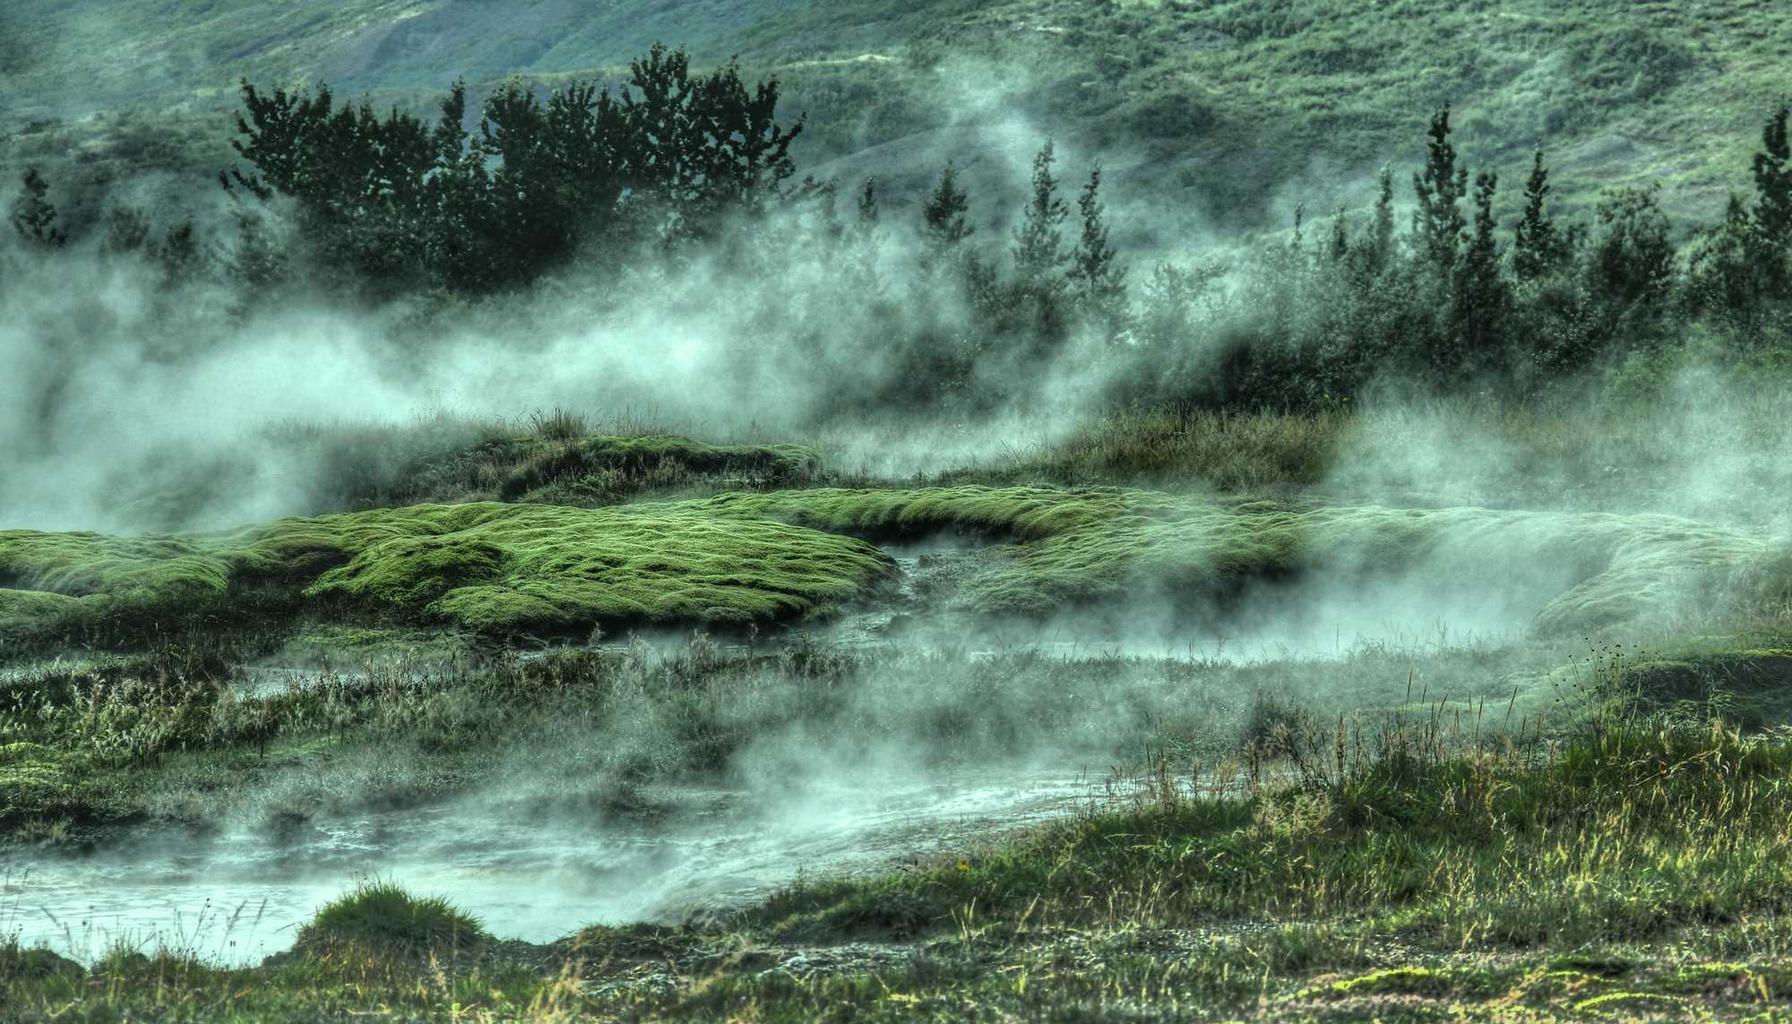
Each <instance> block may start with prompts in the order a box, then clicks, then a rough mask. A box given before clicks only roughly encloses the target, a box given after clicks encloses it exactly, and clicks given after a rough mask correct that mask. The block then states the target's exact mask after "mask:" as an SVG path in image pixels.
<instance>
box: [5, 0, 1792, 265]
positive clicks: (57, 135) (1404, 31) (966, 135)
mask: <svg viewBox="0 0 1792 1024" xmlns="http://www.w3.org/2000/svg"><path fill="white" fill-rule="evenodd" d="M655 40H665V41H667V42H669V43H672V44H675V45H685V46H687V47H689V48H690V50H691V51H692V53H693V55H694V57H695V58H696V59H697V60H698V61H699V62H702V63H716V62H720V61H723V60H726V59H727V58H728V57H730V56H732V55H738V56H739V57H740V58H741V60H742V62H743V64H745V65H746V66H747V67H748V69H749V70H750V71H751V72H752V73H753V74H755V75H762V76H763V75H777V76H779V77H780V78H781V79H783V80H784V81H785V83H786V86H787V95H788V97H789V99H788V107H789V109H790V110H791V112H792V113H793V114H794V113H795V112H796V111H798V110H806V111H807V112H808V114H809V117H810V135H809V137H808V138H807V139H805V140H804V142H805V145H804V146H803V147H802V149H801V153H802V156H803V160H802V164H803V168H804V169H805V170H806V171H810V172H813V173H817V174H819V175H824V176H828V175H832V176H837V177H840V178H841V179H843V180H848V181H852V180H856V179H858V178H862V177H867V176H876V177H879V178H881V179H883V180H884V181H886V182H887V183H888V185H889V189H890V192H891V194H893V195H894V196H896V197H899V198H900V197H903V196H909V195H913V194H915V193H917V192H918V191H919V190H920V188H921V187H922V185H923V184H924V183H925V180H926V178H927V176H928V175H929V174H931V173H933V172H934V171H935V170H936V169H937V167H938V166H939V165H940V164H941V163H943V162H944V160H946V159H948V158H955V159H957V160H958V161H959V162H960V163H961V165H965V166H966V167H967V168H968V171H969V177H970V180H971V182H972V185H973V202H976V201H977V200H978V199H979V198H980V196H979V194H978V192H979V190H982V192H983V197H984V198H985V202H984V206H985V207H986V210H985V212H986V213H987V212H988V210H991V209H994V208H996V207H998V206H999V205H1000V204H998V203H996V202H994V198H995V197H994V195H993V194H992V193H991V192H989V191H988V190H989V189H990V188H993V187H994V185H995V183H996V182H998V181H1006V180H1007V179H1008V178H1009V177H1010V174H1011V172H1014V173H1017V172H1018V169H1019V168H1021V167H1023V166H1024V158H1025V156H1026V155H1027V154H1028V153H1029V152H1030V151H1031V150H1032V149H1033V148H1035V147H1036V146H1037V144H1038V142H1039V140H1040V139H1041V138H1043V137H1044V136H1046V135H1048V134H1050V135H1054V136H1056V137H1057V138H1058V139H1059V140H1060V142H1061V143H1062V144H1063V147H1064V149H1065V150H1066V151H1067V153H1068V154H1069V157H1070V160H1069V161H1067V164H1068V166H1067V168H1066V173H1067V174H1068V175H1070V176H1076V175H1078V174H1080V173H1081V171H1082V169H1083V168H1084V167H1086V166H1087V164H1088V163H1089V161H1090V160H1092V159H1094V158H1095V157H1097V156H1099V157H1100V158H1102V159H1103V160H1104V161H1105V163H1106V165H1107V166H1108V168H1109V180H1110V182H1111V184H1112V187H1113V190H1114V195H1115V196H1116V197H1117V199H1118V201H1119V203H1120V206H1121V211H1120V212H1121V214H1122V216H1123V217H1124V215H1125V212H1126V211H1125V207H1127V206H1128V205H1139V206H1141V215H1140V216H1138V217H1134V218H1133V221H1134V224H1133V227H1132V230H1133V231H1134V232H1135V233H1140V234H1145V235H1150V236H1152V237H1154V238H1155V239H1156V240H1158V241H1163V242H1168V241H1173V240H1174V239H1175V238H1176V237H1178V236H1179V235H1182V234H1185V233H1187V232H1189V231H1194V230H1199V228H1200V227H1201V226H1213V227H1218V228H1226V229H1229V228H1235V227H1240V226H1255V225H1260V224H1263V223H1285V222H1286V220H1287V217H1288V215H1289V213H1290V212H1291V210H1292V208H1293V206H1294V204H1295V203H1296V202H1297V201H1305V202H1306V203H1307V204H1308V207H1309V209H1311V210H1313V211H1314V213H1315V215H1317V214H1319V213H1323V212H1324V211H1325V210H1326V209H1327V208H1329V207H1330V206H1332V205H1335V204H1339V203H1348V204H1357V203H1361V202H1363V201H1365V199H1366V194H1367V192H1366V190H1367V185H1368V181H1369V179H1370V178H1371V176H1372V175H1373V172H1374V171H1375V169H1376V168H1377V167H1378V166H1379V165H1380V164H1382V163H1383V162H1384V161H1388V160H1393V161H1395V162H1396V165H1397V169H1398V170H1399V171H1401V174H1400V178H1401V179H1402V180H1404V177H1405V174H1404V171H1405V169H1406V168H1407V167H1408V166H1411V165H1413V164H1415V163H1416V162H1417V160H1418V156H1419V152H1420V149H1421V146H1420V141H1421V140H1420V131H1421V129H1422V127H1423V125H1424V122H1425V120H1426V117H1427V115H1428V114H1429V112H1430V111H1431V110H1433V109H1435V108H1436V107H1437V106H1439V105H1441V104H1444V103H1446V102H1448V103H1452V104H1454V105H1455V107H1456V108H1457V110H1458V111H1459V129H1460V130H1459V134H1458V137H1457V138H1458V141H1459V144H1460V145H1461V147H1462V148H1463V150H1464V151H1465V153H1466V155H1467V157H1468V159H1469V160H1470V161H1471V162H1473V163H1475V164H1477V165H1480V164H1483V163H1490V164H1493V165H1495V166H1497V167H1498V168H1500V169H1501V170H1503V171H1504V172H1505V180H1506V183H1507V189H1508V195H1510V194H1512V193H1515V192H1516V186H1517V185H1518V183H1519V178H1520V174H1521V171H1522V169H1523V164H1524V163H1525V160H1526V157H1527V156H1528V152H1529V150H1530V148H1531V147H1532V146H1533V145H1535V144H1538V143H1542V144H1544V145H1546V146H1547V147H1548V148H1549V150H1550V152H1551V157H1552V162H1553V163H1554V164H1555V165H1556V166H1557V169H1558V181H1559V183H1560V194H1561V195H1562V196H1564V197H1565V198H1566V199H1568V200H1570V201H1571V202H1584V201H1585V200H1586V199H1587V198H1588V197H1590V196H1591V195H1592V194H1593V192H1594V191H1595V190H1596V189H1597V188H1598V187H1601V186H1605V185H1611V184H1622V183H1646V182H1659V183H1660V184H1661V185H1662V186H1663V188H1664V198H1665V199H1666V202H1667V205H1668V206H1669V207H1670V209H1675V208H1678V209H1680V210H1682V211H1686V210H1692V211H1696V212H1699V213H1701V214H1703V213H1708V212H1709V211H1710V210H1711V209H1712V208H1713V207H1715V206H1716V205H1717V204H1718V203H1719V202H1721V199H1722V196H1723V193H1724V192H1725V191H1726V190H1727V189H1729V188H1742V187H1745V186H1746V185H1747V180H1748V172H1747V156H1748V153H1749V152H1750V151H1751V149H1752V148H1753V146H1754V144H1755V135H1756V133H1757V131H1758V128H1759V124H1760V121H1761V120H1762V118H1763V117H1764V116H1765V114H1766V112H1767V111H1768V110H1769V109H1770V107H1771V106H1772V105H1773V104H1774V103H1776V102H1780V101H1783V100H1784V99H1785V98H1786V97H1787V95H1788V94H1792V66H1789V65H1788V64H1787V63H1786V61H1785V54H1786V53H1789V52H1792V13H1789V12H1788V11H1787V9H1786V8H1785V6H1784V5H1782V4H1779V3H1774V2H1761V0H1705V2H1701V3H1697V4H1694V3H1682V2H1673V0H1509V2H1504V3H1500V2H1488V0H1482V2H1478V3H1461V4H1451V5H1443V4H1437V3H1435V2H1432V0H1212V2H1205V0H1186V2H1176V0H1163V2H1157V0H1006V2H1001V0H998V2H994V3H975V2H967V0H908V2H906V3H901V4H897V3H887V2H871V0H830V2H799V0H610V2H601V3H600V2H595V0H534V2H528V0H340V2H332V3H269V2H267V0H210V2H197V0H195V2H171V0H45V2H42V3H36V4H30V5H24V4H9V5H6V7H5V8H4V9H0V130H4V131H5V132H7V133H8V139H7V142H6V144H5V146H4V150H3V151H0V159H4V160H6V161H8V162H11V163H18V162H21V161H24V160H27V159H29V160H37V161H48V162H51V163H54V162H56V161H58V160H61V159H67V158H68V157H69V155H70V154H72V153H77V152H85V153H86V154H87V157H86V159H87V160H88V161H89V162H91V163H93V164H94V166H95V167H107V166H110V167H111V169H110V170H107V171H105V172H104V173H103V174H102V172H100V171H98V170H95V169H93V168H88V169H87V170H80V169H77V170H76V171H74V172H73V173H74V174H76V175H77V176H80V175H86V178H85V179H83V180H88V181H95V180H99V178H101V177H110V178H117V177H120V176H123V174H124V173H125V170H124V165H123V164H118V161H126V162H128V161H130V160H136V159H139V157H140V156H141V155H142V152H143V151H144V150H145V140H144V139H143V138H141V133H142V132H143V130H144V125H145V124H146V123H147V122H150V121H160V120H163V119H165V118H168V117H171V116H178V117H179V118H180V119H181V120H182V121H183V126H182V127H181V128H179V129H178V130H177V131H176V132H175V133H174V134H175V135H176V136H178V142H177V143H175V144H173V145H172V149H170V148H169V147H168V146H163V147H161V148H160V149H156V147H153V146H150V147H147V148H148V150H150V151H151V152H150V153H149V157H150V159H149V161H148V162H149V165H150V166H155V167H163V168H167V169H172V168H174V167H176V166H178V165H180V164H181V163H182V162H183V161H187V162H190V163H192V164H193V165H194V166H195V167H198V168H203V169H204V170H206V171H207V172H209V171H215V169H216V165H217V163H218V162H219V161H221V160H223V159H225V158H226V157H227V156H228V150H227V149H225V148H224V140H225V138H226V135H227V126H228V119H227V117H225V116H224V112H225V111H226V110H228V109H229V108H230V107H231V106H232V104H233V102H234V92H233V90H234V85H235V83H236V81H237V80H238V79H239V78H240V77H243V76H248V77H250V78H252V79H255V80H257V81H263V82H269V81H280V82H287V83H317V82H326V81H327V82H329V83H330V84H331V85H332V86H333V87H335V88H336V89H337V91H338V92H339V93H343V94H346V95H353V96H360V95H367V96H370V97H372V98H373V99H374V100H376V101H377V102H379V103H382V104H384V103H399V104H403V105H412V104H420V103H424V102H427V100H428V98H429V97H430V96H433V95H434V94H436V93H438V92H439V91H440V90H441V89H442V88H444V87H445V86H446V85H447V84H448V83H450V82H452V81H453V80H454V79H456V78H461V77H464V78H465V79H466V80H468V81H469V82H470V83H473V84H474V86H475V91H478V87H479V85H480V84H481V83H491V82H493V81H496V80H500V79H503V78H506V77H508V76H511V75H522V76H525V77H529V78H532V79H538V80H543V81H548V82H552V81H556V80H562V79H565V78H569V77H578V76H581V75H598V76H611V77H613V76H614V75H615V74H616V72H617V70H618V68H619V67H620V66H621V65H623V64H624V63H626V61H627V60H628V59H629V58H630V57H631V56H633V55H635V54H637V53H639V52H641V51H643V50H644V49H646V48H647V47H648V46H649V45H650V44H651V43H652V42H654V41H655ZM120 111H136V112H137V113H136V115H135V116H134V117H129V118H124V117H119V116H116V112H120ZM96 112H107V116H105V117H101V118H98V119H93V118H91V116H90V115H94V114H95V113H96ZM133 133H137V134H133ZM121 139H124V140H130V139H135V142H134V143H131V144H130V146H129V147H127V149H126V150H124V151H121V150H120V149H119V148H118V147H119V145H120V140H121ZM109 161H110V162H111V163H109ZM113 164H117V166H113ZM1169 211H1174V212H1176V213H1177V214H1178V215H1179V217H1178V218H1175V219H1171V220H1165V219H1164V218H1165V217H1166V214H1167V212H1169ZM1141 221H1151V222H1152V223H1148V224H1147V223H1140V222H1141Z"/></svg>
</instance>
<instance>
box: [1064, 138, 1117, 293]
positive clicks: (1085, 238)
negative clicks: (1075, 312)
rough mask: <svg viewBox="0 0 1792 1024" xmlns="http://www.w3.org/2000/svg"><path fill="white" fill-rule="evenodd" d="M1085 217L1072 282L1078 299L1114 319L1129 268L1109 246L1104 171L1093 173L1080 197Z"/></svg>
mask: <svg viewBox="0 0 1792 1024" xmlns="http://www.w3.org/2000/svg"><path fill="white" fill-rule="evenodd" d="M1076 205H1077V210H1078V212H1079V213H1081V214H1082V234H1081V235H1080V236H1079V237H1078V239H1077V246H1076V250H1075V251H1074V252H1072V253H1071V260H1070V279H1071V281H1072V282H1073V283H1074V285H1075V286H1076V289H1077V295H1078V299H1079V300H1080V301H1081V302H1082V303H1083V304H1084V305H1085V306H1086V307H1087V308H1088V309H1089V310H1091V311H1092V312H1094V313H1096V314H1097V315H1099V316H1102V317H1105V318H1108V319H1110V320H1111V319H1113V318H1114V317H1116V316H1117V315H1118V313H1119V311H1120V306H1121V305H1122V303H1123V302H1124V301H1125V296H1126V268H1125V267H1123V266H1121V265H1120V264H1119V263H1118V262H1116V257H1117V252H1116V250H1115V249H1114V247H1113V246H1111V245H1109V244H1108V225H1107V220H1106V218H1105V217H1104V215H1103V212H1102V205H1101V168H1100V167H1099V166H1097V167H1096V168H1095V169H1094V170H1092V171H1090V172H1089V183H1088V184H1086V185H1084V186H1083V192H1082V195H1080V196H1078V197H1077V202H1076Z"/></svg>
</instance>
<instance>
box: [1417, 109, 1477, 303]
mask: <svg viewBox="0 0 1792 1024" xmlns="http://www.w3.org/2000/svg"><path fill="white" fill-rule="evenodd" d="M1451 131H1452V129H1451V127H1450V108H1449V107H1444V108H1443V109H1442V110H1440V111H1438V112H1437V113H1436V114H1435V115H1433V116H1432V118H1431V128H1430V129H1429V131H1428V132H1427V135H1428V136H1429V138H1430V141H1429V142H1427V143H1426V145H1425V169H1424V170H1423V171H1421V172H1420V173H1418V174H1415V175H1413V178H1412V188H1413V193H1414V194H1415V196H1416V198H1417V199H1418V209H1417V210H1415V211H1414V212H1413V234H1414V235H1415V236H1416V239H1417V243H1418V247H1419V252H1420V255H1421V256H1422V257H1423V258H1424V260H1425V261H1427V262H1429V263H1430V264H1431V266H1432V267H1433V268H1434V269H1435V270H1436V271H1437V273H1438V274H1439V276H1441V277H1444V278H1446V279H1447V278H1448V277H1449V275H1450V274H1451V273H1452V272H1453V271H1454V269H1455V266H1456V256H1457V253H1458V252H1459V251H1460V249H1461V247H1462V235H1463V230H1464V228H1465V226H1466V225H1465V224H1464V221H1463V218H1462V209H1461V207H1460V205H1459V204H1460V202H1461V200H1462V198H1463V197H1464V196H1466V195H1467V194H1468V167H1467V166H1466V165H1463V166H1459V165H1458V164H1457V161H1456V147H1455V146H1453V145H1451V144H1450V132H1451Z"/></svg>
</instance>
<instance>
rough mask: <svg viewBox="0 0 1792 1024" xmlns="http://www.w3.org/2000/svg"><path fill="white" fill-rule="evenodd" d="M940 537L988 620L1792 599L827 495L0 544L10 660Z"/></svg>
mask: <svg viewBox="0 0 1792 1024" xmlns="http://www.w3.org/2000/svg"><path fill="white" fill-rule="evenodd" d="M941 533H954V534H958V535H960V536H962V537H965V538H968V539H970V540H971V541H972V542H973V543H974V544H975V545H978V546H980V549H981V550H980V551H979V553H978V554H977V555H976V556H975V558H974V560H973V562H974V564H972V565H971V567H970V568H969V570H968V571H967V572H966V573H964V575H963V577H962V579H961V581H960V582H959V584H958V586H959V590H958V594H957V597H956V599H955V600H956V601H957V604H958V606H959V607H961V608H962V609H963V610H968V611H971V612H975V613H980V614H996V615H1018V616H1039V615H1045V614H1050V613H1053V612H1056V611H1059V610H1062V609H1066V608H1074V607H1078V606H1089V605H1113V606H1121V605H1123V604H1124V603H1125V602H1127V601H1129V600H1134V599H1137V600H1141V601H1144V602H1163V601H1166V600H1168V601H1181V600H1183V599H1185V598H1196V599H1212V598H1215V597H1225V596H1228V595H1230V594H1233V593H1236V592H1237V591H1238V590H1239V588H1240V587H1242V586H1244V585H1247V584H1250V583H1253V582H1257V581H1264V580H1280V579H1284V578H1288V577H1293V576H1299V575H1302V574H1308V573H1315V572H1324V573H1330V574H1333V576H1334V578H1335V579H1336V580H1338V581H1343V582H1344V583H1345V584H1347V585H1348V584H1351V583H1353V582H1355V581H1362V580H1368V579H1371V578H1373V577H1376V576H1391V577H1393V578H1396V579H1408V578H1413V579H1418V580H1420V581H1424V580H1426V579H1429V578H1442V579H1446V580H1447V581H1448V582H1449V583H1450V585H1451V586H1455V587H1464V588H1470V589H1472V588H1475V587H1484V588H1485V589H1486V591H1487V592H1488V593H1489V594H1490V595H1505V594H1508V593H1510V592H1511V591H1512V589H1513V587H1514V580H1515V578H1517V577H1519V576H1523V575H1526V574H1528V575H1532V576H1540V577H1545V578H1546V582H1545V583H1543V584H1538V585H1537V586H1536V587H1534V588H1533V589H1535V590H1537V592H1538V593H1537V596H1535V600H1536V601H1537V605H1538V606H1537V611H1536V616H1535V625H1536V627H1537V628H1538V630H1539V631H1541V632H1544V633H1554V634H1566V633H1573V632H1577V631H1590V630H1597V629H1601V628H1604V627H1608V626H1613V625H1619V624H1625V623H1632V622H1636V621H1639V620H1643V619H1659V620H1664V621H1669V622H1673V623H1675V624H1680V622H1681V621H1682V620H1686V621H1690V619H1689V617H1690V616H1694V615H1707V616H1709V615H1710V614H1713V613H1718V612H1722V613H1724V614H1729V613H1732V612H1734V613H1736V614H1748V608H1749V607H1753V606H1758V605H1761V604H1762V603H1763V602H1765V603H1768V604H1771V603H1773V602H1774V601H1776V600H1778V598H1779V596H1780V595H1783V594H1784V593H1786V592H1789V591H1788V587H1792V557H1788V554H1787V552H1786V549H1785V548H1784V547H1783V546H1779V545H1777V544H1775V543H1771V542H1769V541H1767V540H1766V539H1764V538H1761V537H1756V536H1752V535H1749V534H1746V533H1743V532H1740V531H1737V530H1732V529H1728V528H1724V527H1719V526H1713V525H1709V524H1702V523H1697V522H1693V521H1690V520H1686V519H1679V518H1675V517H1671V516H1655V515H1630V516H1620V515H1608V514H1598V513H1558V512H1522V511H1501V510H1490V509H1482V508H1439V509H1393V508H1384V507H1380V506H1372V505H1366V506H1359V507H1348V508H1322V507H1314V506H1312V505H1309V504H1300V503H1292V502H1276V501H1221V502H1216V501H1208V500H1198V499H1194V498H1186V497H1176V496H1172V495H1166V494H1162V493H1157V492H1152V491H1139V490H1124V489H1115V488H1098V489H1081V490H1057V489H1050V488H1039V487H984V486H961V487H932V488H915V489H881V490H880V489H839V488H829V489H814V490H786V491H773V492H763V493H731V494H725V495H721V496H718V497H714V498H707V499H696V500H688V501H680V502H659V503H650V504H639V505H628V506H609V507H602V508H576V507H571V506H565V505H538V504H502V503H496V502H472V503H466V504H457V505H415V506H409V507H404V508H394V509H372V510H366V511H361V512H351V513H341V514H336V515H326V516H317V517H313V518H302V519H284V520H280V521H278V522H275V523H273V524H270V525H267V526H264V527H258V528H253V529H249V530H244V531H239V532H237V533H232V534H215V535H194V536H185V537H162V538H126V539H120V538H107V537H100V536H96V535H92V534H44V533H30V532H18V531H15V532H12V533H8V534H4V535H0V583H3V584H4V587H3V588H0V639H5V638H15V639H16V638H18V637H29V636H33V635H52V634H56V633H57V632H58V631H60V632H61V633H62V634H63V635H69V634H72V633H76V632H78V631H79V629H80V628H82V627H85V626H88V625H90V624H91V623H93V622H96V621H100V622H104V621H120V622H124V623H127V624H129V625H131V626H132V627H133V628H135V629H136V630H137V631H138V632H139V633H155V632H157V631H160V630H165V629H167V628H169V627H170V626H171V625H174V624H178V623H180V622H195V621H200V620H202V619H204V620H205V621H208V622H209V621H214V620H213V619H212V618H207V617H208V616H218V615H225V614H236V613H238V612H240V610H241V609H242V608H244V607H256V606H257V605H256V602H261V605H260V606H265V607H267V608H268V609H269V610H270V611H271V612H278V613H280V614H283V615H291V614H295V613H303V614H314V615H315V616H322V617H326V618H346V619H351V620H354V621H361V622H371V623H375V624H377V623H410V624H416V625H429V626H448V627H453V628H458V629H464V630H469V631H474V632H477V633H483V634H513V633H520V632H553V631H567V630H575V629H580V628H588V627H589V626H590V625H592V624H594V623H605V622H618V623H659V624H717V625H739V624H747V623H756V622H772V621H783V620H792V619H804V618H813V617H817V616H822V615H826V614H828V613H830V612H833V611H835V610H837V609H839V608H841V607H843V606H844V605H846V604H848V603H850V602H852V601H855V600H860V599H863V598H866V597H869V596H871V595H873V594H875V593H876V592H877V590H878V589H879V587H880V586H881V585H882V584H883V583H884V582H885V581H887V580H889V579H890V578H891V577H893V576H894V574H895V571H896V570H895V567H894V562H893V561H892V560H891V559H890V558H889V557H888V556H886V555H885V554H883V553H882V552H880V551H878V550H877V549H876V548H874V547H872V546H870V544H868V543H866V539H872V540H880V541H881V540H904V539H910V540H912V539H920V538H926V537H930V536H933V535H937V534H941ZM269 595H271V596H269ZM1745 606H1746V607H1745Z"/></svg>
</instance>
